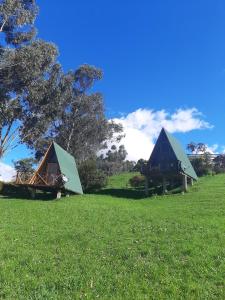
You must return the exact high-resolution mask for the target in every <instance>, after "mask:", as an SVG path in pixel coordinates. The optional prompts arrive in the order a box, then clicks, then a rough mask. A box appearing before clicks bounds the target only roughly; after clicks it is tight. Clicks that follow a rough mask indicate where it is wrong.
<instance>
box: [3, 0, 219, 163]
mask: <svg viewBox="0 0 225 300" xmlns="http://www.w3.org/2000/svg"><path fill="white" fill-rule="evenodd" d="M37 3H38V5H39V7H40V14H39V17H38V19H37V22H36V26H37V28H38V31H39V37H41V38H43V39H45V40H47V41H52V42H54V43H56V44H57V46H58V48H59V52H60V57H59V61H60V63H61V64H62V65H63V68H64V70H69V69H75V68H77V67H78V66H79V65H81V64H83V63H88V64H93V65H95V66H97V67H100V68H102V69H103V71H104V79H103V80H102V81H101V82H100V83H98V84H97V85H96V89H98V90H99V91H101V92H102V93H103V95H104V99H105V104H106V112H107V116H108V117H109V118H114V117H117V118H119V117H120V116H121V115H125V116H126V115H127V114H129V113H132V112H135V111H136V110H137V109H140V108H142V109H148V110H156V111H160V110H166V112H167V113H168V114H174V112H175V111H176V109H184V110H185V109H189V108H192V107H196V108H197V110H198V111H200V112H201V113H202V114H203V115H202V116H201V117H200V118H201V119H204V121H207V122H208V123H210V124H212V125H214V127H213V128H211V129H205V130H193V131H188V132H186V133H185V134H184V133H179V130H178V133H176V131H175V135H176V136H177V137H178V138H179V139H180V140H181V142H182V143H183V144H184V145H185V144H186V143H188V142H189V141H191V140H194V141H202V142H205V143H207V144H208V145H210V146H212V145H214V144H218V145H220V146H221V147H223V146H224V145H225V134H224V126H225V118H224V115H225V114H224V112H225V2H224V1H222V0H217V1H212V0H211V1H207V0H204V1H203V0H189V1H180V0H177V1H173V0H170V1H168V0H158V1H150V0H141V1H136V0H133V1H128V0H123V1H119V0H108V1H105V0H95V1H93V0H86V1H74V0H67V1H53V0H48V1H46V0H45V1H44V0H37ZM218 151H222V148H218ZM25 153H26V152H24V151H22V150H21V149H19V150H18V152H17V154H18V156H22V155H24V154H25ZM11 158H12V157H11V155H9V156H8V157H7V159H6V162H7V163H9V162H10V160H11Z"/></svg>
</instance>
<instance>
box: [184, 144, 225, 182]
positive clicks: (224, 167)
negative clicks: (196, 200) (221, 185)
mask: <svg viewBox="0 0 225 300" xmlns="http://www.w3.org/2000/svg"><path fill="white" fill-rule="evenodd" d="M187 150H188V151H189V152H191V154H193V156H192V157H190V160H191V163H192V165H193V167H194V169H195V171H196V173H197V175H198V176H204V175H209V174H218V173H225V154H218V155H212V153H210V152H209V151H208V150H207V146H206V145H205V144H204V143H194V142H191V143H189V144H188V145H187Z"/></svg>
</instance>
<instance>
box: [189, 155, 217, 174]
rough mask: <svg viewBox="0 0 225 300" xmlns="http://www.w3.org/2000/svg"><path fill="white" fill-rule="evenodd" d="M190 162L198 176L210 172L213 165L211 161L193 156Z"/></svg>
mask: <svg viewBox="0 0 225 300" xmlns="http://www.w3.org/2000/svg"><path fill="white" fill-rule="evenodd" d="M191 164H192V166H193V168H194V169H195V172H196V174H197V175H198V176H199V177H201V176H205V175H210V174H212V170H213V166H212V164H211V162H210V161H208V160H207V159H205V158H202V157H199V158H194V159H192V160H191Z"/></svg>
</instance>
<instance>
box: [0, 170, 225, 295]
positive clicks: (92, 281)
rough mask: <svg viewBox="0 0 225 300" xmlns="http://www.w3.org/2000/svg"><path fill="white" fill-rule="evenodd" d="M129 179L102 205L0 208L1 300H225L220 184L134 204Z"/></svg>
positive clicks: (70, 201) (94, 198)
mask: <svg viewBox="0 0 225 300" xmlns="http://www.w3.org/2000/svg"><path fill="white" fill-rule="evenodd" d="M129 176H130V175H129V174H125V175H124V177H123V176H121V175H120V177H118V178H117V179H116V178H113V179H112V180H111V181H110V183H109V186H108V189H106V190H105V191H102V193H101V194H98V195H97V194H96V195H85V196H73V197H70V198H64V199H62V200H60V201H56V200H54V201H39V200H35V201H31V200H25V199H24V200H20V199H7V198H5V199H4V198H0V299H157V300H158V299H204V300H205V299H225V281H224V279H225V175H218V176H214V177H206V178H203V179H201V180H199V182H198V183H197V184H195V186H194V187H193V188H192V189H191V190H190V192H189V193H188V194H186V195H179V194H178V195H171V196H157V197H152V198H146V199H141V198H139V199H138V200H137V199H136V200H135V197H132V194H131V193H132V190H131V189H130V188H129V187H128V186H127V180H128V179H129ZM125 177H126V178H127V180H124V178H125ZM113 182H114V184H115V186H113ZM122 182H123V184H122ZM124 185H125V186H124ZM126 188H127V190H129V192H128V193H127V194H126V193H124V192H122V193H120V190H122V191H124V190H125V189H126ZM110 190H111V191H112V190H114V193H113V196H112V195H110ZM115 190H117V193H115ZM104 193H105V194H104ZM123 195H124V198H123ZM129 195H130V196H131V197H130V198H128V197H129Z"/></svg>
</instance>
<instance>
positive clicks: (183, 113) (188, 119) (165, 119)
mask: <svg viewBox="0 0 225 300" xmlns="http://www.w3.org/2000/svg"><path fill="white" fill-rule="evenodd" d="M113 120H114V121H115V122H116V123H121V124H122V125H123V127H124V133H125V135H126V136H125V138H124V139H123V140H122V141H121V144H124V146H125V148H126V150H127V152H128V156H127V159H129V160H135V161H136V160H138V159H139V158H144V159H148V158H149V156H150V154H151V152H152V149H153V147H154V143H155V139H156V138H157V136H158V134H159V132H160V130H161V128H162V127H164V128H165V129H167V130H168V131H169V132H171V133H174V132H188V131H191V130H196V129H208V128H212V127H213V126H212V125H210V124H209V123H208V122H206V121H204V120H203V116H202V113H201V112H199V111H198V110H197V109H196V108H190V109H177V110H176V111H175V112H174V113H172V114H170V113H168V112H167V111H166V110H159V111H155V110H149V109H141V108H140V109H138V110H136V111H134V112H132V113H129V114H128V115H127V116H123V117H121V118H115V119H113Z"/></svg>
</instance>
